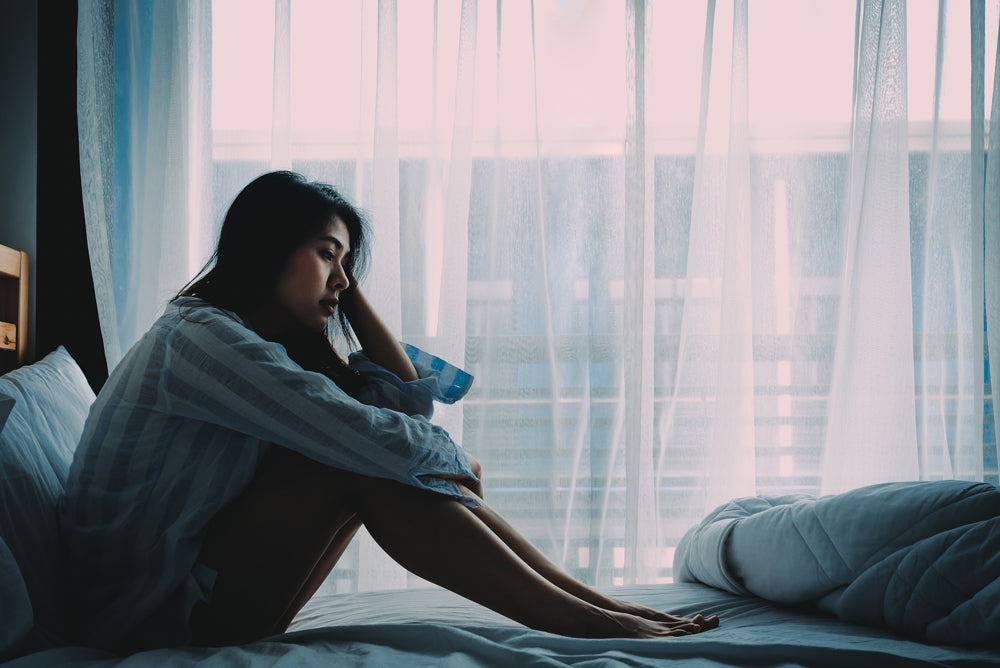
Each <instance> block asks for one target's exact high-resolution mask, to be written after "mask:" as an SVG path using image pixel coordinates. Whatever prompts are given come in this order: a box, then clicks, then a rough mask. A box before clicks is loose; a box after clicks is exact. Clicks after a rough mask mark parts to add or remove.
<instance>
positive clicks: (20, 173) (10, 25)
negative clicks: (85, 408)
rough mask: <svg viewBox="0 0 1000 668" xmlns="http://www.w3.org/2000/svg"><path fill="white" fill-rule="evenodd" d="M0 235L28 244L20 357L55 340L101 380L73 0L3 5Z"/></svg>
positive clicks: (90, 376)
mask: <svg viewBox="0 0 1000 668" xmlns="http://www.w3.org/2000/svg"><path fill="white" fill-rule="evenodd" d="M0 109H2V116H0V244H3V245H5V246H10V247H11V248H16V249H18V250H23V251H25V252H27V253H28V258H29V259H28V262H29V267H30V270H31V273H30V295H29V298H30V302H29V308H28V329H29V331H28V360H29V361H34V360H37V359H40V358H41V357H43V356H44V355H45V354H47V353H49V352H51V351H52V350H54V349H55V348H56V347H57V346H59V345H64V346H66V349H67V350H68V351H69V352H70V354H71V355H73V357H74V358H75V359H76V361H77V362H78V363H79V364H80V367H81V368H82V369H83V371H84V374H85V375H86V376H87V380H88V381H90V384H91V386H93V387H94V388H95V389H97V388H99V387H100V386H101V385H103V383H104V381H105V380H106V379H107V365H106V362H105V359H104V348H103V344H102V342H101V334H100V325H99V324H98V320H97V306H96V301H95V298H94V288H93V280H92V278H91V273H90V258H89V255H88V253H87V238H86V228H85V225H84V218H83V204H82V196H81V193H80V158H79V149H78V138H77V125H76V2H67V1H64V0H46V1H43V2H40V3H37V4H36V3H34V2H24V1H18V2H12V3H5V5H4V20H3V21H0Z"/></svg>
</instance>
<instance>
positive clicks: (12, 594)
mask: <svg viewBox="0 0 1000 668" xmlns="http://www.w3.org/2000/svg"><path fill="white" fill-rule="evenodd" d="M0 255H2V254H0ZM18 290H20V288H18ZM16 312H17V309H15V313H16ZM0 317H3V313H2V312H0ZM23 332H24V329H23V324H22V325H21V329H20V334H21V336H22V337H23ZM15 365H16V363H15ZM93 399H94V394H93V392H92V390H91V389H90V387H89V385H88V384H87V382H86V379H85V378H84V376H83V373H82V372H81V371H80V369H79V367H78V366H77V364H76V362H75V361H74V359H73V358H72V356H70V354H69V353H68V352H67V351H66V350H65V349H64V348H61V347H60V348H58V349H57V350H55V351H53V352H51V353H49V354H48V355H46V356H45V357H44V358H43V359H41V360H39V361H37V362H35V363H33V364H27V365H22V366H20V367H19V368H16V369H13V370H12V371H10V372H8V373H6V374H4V375H3V376H2V377H0V425H2V430H0V610H2V611H3V624H0V662H3V663H4V665H5V666H10V667H11V668H23V667H29V666H46V667H48V666H60V665H62V666H146V665H156V666H161V665H162V666H188V665H191V666H233V665H241V666H274V665H281V666H312V665H317V666H319V665H323V666H327V665H338V666H339V665H344V666H519V665H525V666H527V665H532V666H564V665H579V666H584V665H585V666H597V665H601V666H610V665H622V666H643V665H673V664H680V665H685V666H687V665H693V666H796V665H799V666H847V665H850V666H895V665H899V666H920V665H928V666H931V665H933V666H942V665H944V666H1000V649H998V636H1000V634H995V633H994V631H996V630H998V629H1000V619H998V615H1000V610H998V608H1000V605H998V599H997V598H994V597H993V593H991V592H995V591H996V590H997V589H998V588H1000V579H997V578H996V577H995V576H993V575H992V574H993V570H991V569H992V568H994V566H995V565H996V564H998V563H1000V561H998V560H1000V553H998V552H1000V551H996V550H993V547H994V546H997V545H998V544H1000V543H998V542H997V541H1000V526H998V523H1000V513H997V514H996V515H995V516H993V517H990V513H991V512H992V511H991V510H989V507H987V508H986V510H983V507H980V506H982V504H980V506H977V508H978V510H977V511H976V512H978V513H979V514H980V515H984V521H985V522H986V523H987V524H986V525H985V528H983V529H979V531H980V533H978V534H975V535H973V536H972V537H971V538H970V537H967V538H966V539H965V540H966V541H969V540H979V541H981V543H980V544H981V545H982V546H983V547H984V550H985V551H987V552H989V551H991V550H992V555H990V554H987V555H986V558H985V559H984V560H983V562H982V564H983V565H982V567H980V566H976V567H975V568H973V569H971V570H978V571H979V572H980V573H979V574H980V575H981V577H980V578H979V579H980V580H983V581H984V582H985V584H983V583H980V584H975V583H974V584H972V585H963V586H971V587H973V588H978V591H979V592H980V593H982V592H986V597H985V598H984V599H983V600H980V601H978V602H976V603H975V605H974V606H973V607H975V608H976V609H977V610H979V612H980V613H981V615H980V616H981V617H982V618H983V619H984V620H985V621H984V622H983V624H985V626H984V627H983V629H985V630H983V631H982V632H981V633H980V635H978V636H977V635H974V634H973V635H972V636H969V637H964V636H955V639H956V640H957V641H959V642H954V643H953V642H948V641H947V640H948V639H946V642H940V641H939V640H935V641H931V640H930V639H929V638H928V637H927V635H926V633H924V628H925V627H926V626H927V625H926V624H925V625H924V627H920V628H917V629H916V630H914V629H913V628H905V627H904V628H901V629H900V628H891V626H892V624H886V623H879V620H877V619H875V620H870V619H862V620H857V619H852V618H851V616H850V615H844V614H841V612H840V611H838V609H837V608H836V606H832V607H831V606H829V605H827V606H825V607H824V605H821V604H820V603H819V602H818V599H817V597H816V596H815V595H814V593H815V592H806V594H805V598H802V594H801V592H800V593H799V594H796V595H797V596H799V598H798V599H796V598H795V596H792V595H787V592H786V593H783V594H780V595H775V594H774V593H773V592H771V591H770V590H768V589H767V587H766V586H763V587H758V580H761V579H763V580H766V578H762V577H760V576H758V575H755V574H754V573H753V571H752V569H749V568H748V566H747V564H748V563H749V564H750V565H751V566H752V565H753V564H754V563H756V562H757V561H760V559H759V558H757V557H755V556H754V553H753V552H754V550H759V549H762V546H763V545H766V544H768V541H771V542H774V541H786V540H787V537H786V536H784V535H783V534H782V533H781V532H782V531H787V530H788V524H787V523H785V524H781V523H776V522H773V521H769V520H768V521H759V520H760V518H764V519H765V520H767V518H768V517H770V516H769V515H768V514H767V513H769V512H771V511H777V512H776V513H771V515H775V514H779V515H780V514H782V513H783V514H785V515H789V516H793V517H796V518H797V519H796V520H795V521H798V522H802V521H803V520H802V518H801V517H800V515H801V513H800V512H798V510H796V511H795V512H792V511H789V510H787V509H788V508H795V509H799V510H801V509H802V508H804V507H805V506H808V505H810V504H812V503H813V501H812V500H809V499H803V498H795V499H749V500H742V501H740V502H738V503H734V504H733V505H729V506H725V507H723V508H720V510H719V511H717V512H716V513H713V514H712V515H710V516H708V517H706V518H705V522H703V523H702V524H700V525H698V526H697V527H692V529H691V531H690V532H689V533H688V536H686V537H685V542H684V543H683V544H682V546H681V547H682V548H683V549H679V550H678V551H679V553H682V555H683V557H682V558H683V563H682V564H681V565H680V566H679V567H677V570H678V572H680V573H682V574H685V575H684V577H686V579H688V580H691V581H689V582H677V583H674V584H667V585H655V586H652V585H651V586H625V587H617V588H615V589H614V590H610V591H611V593H612V594H613V595H615V596H618V597H621V598H626V599H631V600H635V601H637V602H639V603H643V604H646V605H649V606H651V607H655V608H659V609H663V610H669V611H671V612H675V613H679V614H695V613H699V612H700V613H703V614H706V615H709V614H718V615H719V617H720V618H721V620H722V626H721V627H720V628H719V629H715V630H713V631H710V632H706V633H704V634H700V635H695V636H688V637H682V638H674V639H669V640H660V641H650V640H579V639H570V638H564V637H560V636H555V635H551V634H547V633H541V632H536V631H532V630H529V629H526V628H524V627H523V626H520V625H518V624H516V623H514V622H511V621H510V620H507V619H505V618H503V617H501V616H499V615H497V614H495V613H493V612H491V611H489V610H486V609H484V608H482V607H480V606H478V605H476V604H473V603H471V602H468V601H466V600H464V599H462V598H460V597H458V596H456V595H454V594H452V593H451V592H448V591H445V590H442V589H439V588H426V589H410V590H399V591H382V592H368V593H353V594H337V595H327V596H317V597H315V598H314V599H313V600H312V601H311V602H310V603H309V604H308V605H307V606H306V607H305V608H304V609H303V610H302V611H301V612H300V614H299V615H298V616H297V618H296V619H295V621H294V622H293V624H292V626H291V628H290V629H289V631H288V632H287V633H285V634H282V635H280V636H275V637H272V638H268V639H265V640H261V641H258V642H254V643H250V644H247V645H243V646H239V647H223V648H213V649H202V648H172V649H159V650H152V651H146V652H140V653H138V654H134V655H131V656H117V655H114V654H111V653H109V652H106V651H103V650H98V649H93V648H87V647H79V646H73V645H69V644H67V643H66V642H65V640H64V637H65V634H64V632H63V631H64V622H63V617H62V605H61V592H60V587H59V573H60V569H61V559H62V557H61V550H60V546H59V534H58V526H57V523H56V505H57V503H58V499H59V496H60V494H61V491H62V488H63V485H64V483H65V480H66V474H67V472H68V468H69V463H70V461H71V459H72V455H73V450H74V448H75V446H76V442H77V440H78V439H79V436H80V433H81V431H82V427H83V422H84V420H85V419H86V416H87V411H88V409H89V406H90V403H91V402H92V401H93ZM977 489H979V488H977ZM984 491H985V492H987V494H986V496H989V494H988V492H989V490H984ZM989 503H993V501H992V500H991V501H989ZM989 503H987V504H986V506H989ZM986 506H984V507H986ZM990 507H991V506H990ZM783 509H785V510H783ZM822 509H824V510H823V512H826V513H831V512H832V513H839V515H843V513H842V512H840V511H838V510H837V509H836V508H834V509H833V510H830V505H829V504H827V505H823V506H822ZM921 512H922V511H921ZM932 514H934V515H935V516H937V515H938V513H932ZM917 515H920V513H919V512H918V513H917ZM817 516H818V517H819V521H820V522H821V523H822V522H827V523H829V517H828V516H827V515H823V514H822V513H819V514H818V515H817ZM754 518H757V519H754ZM754 522H756V523H757V525H765V526H764V528H763V529H753V532H750V530H749V529H746V530H745V529H744V527H746V526H748V525H751V524H753V523H754ZM844 526H847V527H849V526H850V525H844ZM951 530H954V527H952V528H951ZM758 531H760V532H762V533H756V532H758ZM768 532H770V533H768ZM820 533H822V532H820ZM802 535H807V534H805V533H802ZM991 541H993V542H991ZM805 542H806V543H808V541H805ZM911 542H912V541H911ZM743 543H747V544H748V545H749V548H748V549H749V552H747V553H739V558H738V559H736V558H735V556H734V555H737V553H735V552H732V553H731V552H730V549H731V548H732V547H733V546H734V545H739V544H743ZM800 547H801V546H800ZM804 550H805V552H808V551H809V550H808V549H805V548H804ZM800 551H802V550H800ZM883 551H884V550H883ZM797 554H798V552H795V551H793V550H789V551H788V553H787V555H786V556H787V561H789V562H790V563H791V566H789V565H788V564H784V565H783V566H782V567H783V568H798V569H801V570H804V571H805V572H806V574H809V573H813V572H817V571H823V570H824V568H826V566H825V565H824V564H819V565H817V564H816V563H813V562H811V561H809V559H808V555H806V556H804V557H799V556H795V555H797ZM920 556H921V555H918V557H920ZM868 561H871V559H868ZM730 562H732V563H730ZM934 568H935V567H933V566H932V568H931V570H934ZM965 570H966V571H968V570H970V569H969V568H968V567H966V568H965ZM845 577H854V576H851V575H850V574H848V575H847V576H845ZM989 578H993V579H992V580H990V579H989ZM765 584H766V583H765ZM838 586H839V585H838ZM786 589H787V587H786ZM755 590H756V591H755ZM865 591H866V592H867V591H869V590H868V589H867V588H866V589H865ZM975 593H976V592H973V594H975ZM918 594H921V595H923V594H922V593H921V592H918ZM767 597H771V598H775V597H776V598H782V597H784V598H785V599H788V600H782V601H778V600H768V598H767ZM821 598H826V599H829V595H827V596H825V597H821ZM966 598H968V597H966ZM838 600H839V601H841V602H842V600H843V597H840V598H839V599H838ZM980 608H981V609H980ZM991 615H992V616H991ZM859 621H860V622H862V623H859ZM884 621H885V620H883V622H884ZM963 623H965V622H963ZM994 623H996V624H997V626H996V627H994V626H991V624H994Z"/></svg>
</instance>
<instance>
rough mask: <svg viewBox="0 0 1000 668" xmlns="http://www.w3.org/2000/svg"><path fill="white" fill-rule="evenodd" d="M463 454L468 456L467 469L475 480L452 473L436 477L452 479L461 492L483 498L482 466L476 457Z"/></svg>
mask: <svg viewBox="0 0 1000 668" xmlns="http://www.w3.org/2000/svg"><path fill="white" fill-rule="evenodd" d="M465 456H466V457H468V459H469V470H470V471H472V474H473V475H475V476H476V479H475V480H473V479H472V478H470V477H469V476H466V475H459V474H453V475H449V474H445V475H441V476H437V477H439V478H441V479H442V480H453V481H455V482H456V483H457V484H458V487H459V490H460V491H461V492H462V493H463V494H468V495H469V496H475V497H478V498H480V499H483V498H485V497H484V496H483V466H482V464H480V463H479V460H478V459H476V458H475V457H473V456H472V455H470V454H469V453H466V454H465Z"/></svg>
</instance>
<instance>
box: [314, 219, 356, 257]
mask: <svg viewBox="0 0 1000 668" xmlns="http://www.w3.org/2000/svg"><path fill="white" fill-rule="evenodd" d="M316 237H317V238H318V239H326V240H329V239H331V238H332V239H336V240H337V241H339V242H340V243H341V245H343V247H344V252H345V253H348V252H350V250H351V233H350V232H349V231H348V230H347V225H345V224H344V221H342V220H341V219H340V218H337V217H336V216H334V217H333V218H331V219H330V220H329V221H328V222H327V224H326V227H324V228H323V229H322V230H321V231H320V233H319V234H317V235H316Z"/></svg>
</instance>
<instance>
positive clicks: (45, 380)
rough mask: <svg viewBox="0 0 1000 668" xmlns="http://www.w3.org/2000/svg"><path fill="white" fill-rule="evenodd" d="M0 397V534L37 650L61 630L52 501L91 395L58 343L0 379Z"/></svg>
mask: <svg viewBox="0 0 1000 668" xmlns="http://www.w3.org/2000/svg"><path fill="white" fill-rule="evenodd" d="M0 395H4V396H7V397H12V398H13V399H14V407H13V409H12V410H11V411H10V415H9V416H8V417H7V422H6V424H5V425H4V427H3V431H2V432H0V539H2V540H3V541H4V542H5V543H6V544H7V547H9V548H10V552H11V554H12V555H13V557H14V559H15V560H16V562H17V565H18V566H19V568H20V572H21V576H22V578H23V579H24V585H25V587H26V588H27V591H28V596H29V599H30V601H31V608H32V610H33V611H34V627H33V628H32V630H31V632H30V634H29V637H28V638H27V639H26V642H25V645H24V647H23V649H24V650H25V651H35V650H37V649H44V648H47V647H51V646H54V645H58V644H61V642H62V638H63V635H64V633H63V631H64V624H63V617H62V594H61V586H60V585H61V582H60V581H61V574H60V568H61V559H60V551H61V547H60V542H59V526H58V514H57V506H58V503H59V498H60V497H61V496H62V494H63V491H64V489H65V486H66V476H67V474H68V473H69V465H70V462H71V461H72V459H73V452H74V450H75V449H76V445H77V443H78V442H79V440H80V436H81V435H82V434H83V423H84V421H85V420H86V418H87V413H88V412H89V410H90V405H91V403H92V402H93V401H94V392H93V390H91V389H90V385H88V384H87V380H86V378H84V376H83V372H82V371H80V367H79V366H77V364H76V362H75V361H74V360H73V358H72V357H70V355H69V353H68V352H66V349H65V348H63V347H62V346H60V347H59V348H58V349H56V350H55V351H53V352H51V353H49V354H48V355H46V356H45V358H44V359H42V360H40V361H38V362H36V363H34V364H31V365H28V366H24V367H21V368H20V369H15V370H14V371H11V372H10V373H7V374H5V375H4V376H2V377H0ZM5 615H6V611H5Z"/></svg>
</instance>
